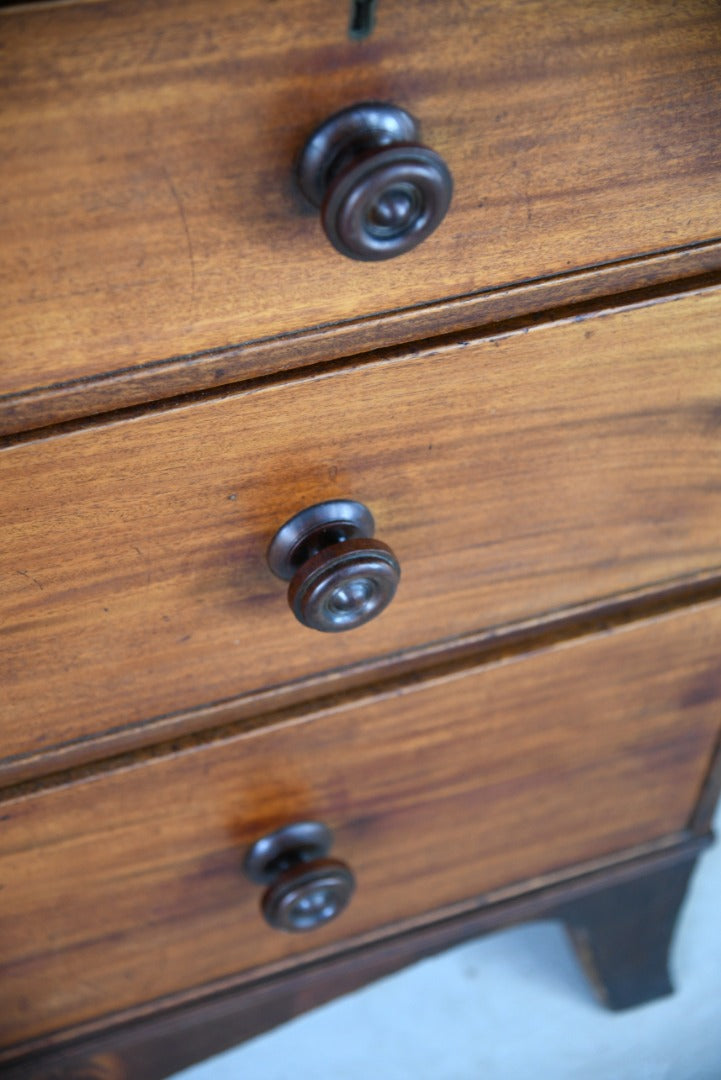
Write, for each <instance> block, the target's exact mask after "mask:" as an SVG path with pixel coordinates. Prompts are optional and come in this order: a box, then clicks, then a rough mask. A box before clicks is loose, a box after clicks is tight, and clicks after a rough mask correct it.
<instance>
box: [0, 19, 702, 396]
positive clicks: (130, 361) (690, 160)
mask: <svg viewBox="0 0 721 1080" xmlns="http://www.w3.org/2000/svg"><path fill="white" fill-rule="evenodd" d="M346 8H347V5H344V4H340V5H339V4H338V3H337V0H287V2H285V3H283V4H282V5H280V4H271V5H269V4H268V2H267V0H247V2H246V3H243V4H242V5H240V6H238V4H237V3H236V0H218V2H217V3H215V4H214V5H213V18H212V20H210V19H208V12H207V4H205V3H203V2H202V0H182V2H178V0H134V2H129V3H124V4H122V5H120V4H117V3H115V2H114V0H107V2H98V3H92V4H75V5H72V4H71V5H63V6H59V7H54V8H53V7H46V6H37V7H35V6H33V5H30V6H28V7H26V8H25V9H17V8H14V9H12V10H11V9H5V10H4V11H3V12H2V13H1V14H0V18H2V33H1V34H0V41H1V42H2V50H3V52H2V62H1V63H0V72H1V75H0V91H1V93H2V103H3V114H2V119H1V120H0V146H1V147H2V150H1V153H2V157H3V165H4V168H3V170H2V177H1V178H0V214H2V218H1V224H0V228H1V229H2V235H3V244H2V250H1V252H0V257H1V258H2V270H1V276H0V281H1V283H2V290H1V291H0V296H2V325H3V346H2V365H1V367H0V392H2V393H6V394H20V393H23V392H27V391H29V390H32V389H34V388H41V387H45V388H47V387H50V386H54V385H55V384H58V383H64V382H67V381H68V380H78V379H85V378H88V377H93V376H97V375H107V374H108V373H111V372H112V373H115V375H116V376H118V375H120V373H122V372H124V371H126V370H127V369H135V368H139V367H142V366H143V365H147V364H154V363H156V362H158V361H161V360H167V359H169V358H173V357H181V358H182V357H187V356H188V355H189V354H197V353H198V352H200V351H203V350H209V349H225V348H227V347H228V346H236V345H239V344H242V343H244V342H253V341H257V340H258V339H261V338H268V337H273V336H275V335H278V334H283V333H289V332H295V331H301V330H304V329H307V328H310V327H316V328H317V327H322V326H327V325H328V324H337V323H343V322H345V321H347V320H353V319H356V318H358V317H360V316H375V315H379V314H383V313H387V312H392V311H396V310H399V309H402V310H408V309H409V308H412V307H418V306H420V305H423V304H425V303H429V302H436V301H439V300H445V299H449V298H453V297H459V296H471V295H473V294H476V293H478V292H479V291H482V290H486V289H488V288H492V287H498V286H502V285H508V284H510V283H513V282H519V281H526V280H528V279H537V278H539V277H544V276H547V275H553V274H565V273H568V272H569V271H571V270H575V269H578V268H581V267H590V266H594V265H597V264H602V263H608V262H609V261H616V260H619V259H625V258H629V257H634V256H638V255H640V254H644V253H655V252H658V251H667V250H669V249H674V248H681V247H684V246H687V245H691V244H696V243H699V242H703V241H707V240H710V239H714V238H717V237H718V231H719V218H718V205H719V199H720V198H721V184H720V181H719V175H720V173H719V164H720V163H721V149H720V148H719V140H718V138H717V132H718V130H719V126H720V125H721V115H720V114H719V108H720V106H719V101H720V100H721V98H720V97H719V95H718V93H717V92H716V91H717V90H718V87H719V85H720V83H721V23H720V21H719V18H718V7H717V4H716V3H715V2H714V0H687V2H685V3H683V4H677V3H675V2H674V0H658V2H655V3H650V2H643V3H638V2H637V0H625V2H623V0H619V2H617V3H614V4H597V3H592V2H590V0H588V2H585V3H578V0H556V2H554V5H553V17H552V18H551V17H549V15H548V6H547V4H546V3H545V2H544V0H531V2H521V0H502V2H499V3H495V4H493V5H473V4H468V3H466V2H463V0H448V2H446V3H443V4H438V3H436V2H435V0H417V2H415V3H413V4H412V5H409V4H407V3H406V2H405V0H386V2H384V7H383V13H382V17H381V18H379V21H378V26H377V30H376V32H375V34H374V35H373V36H372V37H371V38H370V39H369V40H368V41H367V42H365V43H357V42H351V41H349V40H348V39H347V36H346V24H347V10H346ZM363 99H376V100H377V99H382V100H390V101H394V102H397V103H398V104H400V105H402V106H404V107H407V108H408V109H409V110H410V111H411V112H413V113H414V114H416V115H417V116H418V118H419V119H420V121H421V124H422V134H423V138H424V139H425V140H426V141H427V142H428V144H429V145H431V146H432V147H434V148H435V149H437V150H438V151H439V152H440V153H441V154H443V156H444V157H445V158H446V159H447V161H448V163H449V166H450V168H451V170H452V172H453V174H454V176H455V181H456V195H455V198H454V202H453V206H452V209H451V212H450V214H449V217H448V218H447V220H446V222H445V223H444V225H443V227H442V229H441V230H439V232H438V233H437V234H436V235H434V236H433V237H432V238H431V239H430V240H429V241H428V242H427V243H426V244H424V245H422V246H421V247H420V248H419V249H418V250H417V251H415V252H413V253H412V254H410V255H407V256H405V257H403V258H401V259H398V260H394V261H392V262H391V263H389V264H387V265H370V266H369V265H363V264H358V263H353V262H351V261H349V260H345V259H344V258H343V257H341V256H339V255H337V254H335V253H334V252H333V251H332V250H331V249H330V247H329V246H328V244H327V242H326V241H325V239H324V238H323V237H322V234H321V230H320V226H319V224H318V220H317V217H316V215H315V214H314V213H313V212H309V211H308V210H307V209H306V208H305V207H304V206H303V205H301V202H300V200H299V197H298V195H297V194H296V192H295V189H294V184H293V179H292V171H293V163H294V161H295V157H296V155H297V153H298V151H299V149H300V147H301V146H302V145H303V143H304V141H305V139H306V138H307V136H308V134H309V133H310V132H311V131H312V130H313V129H314V127H315V126H316V125H317V124H318V123H319V122H320V121H322V120H323V119H325V117H327V116H328V115H329V114H331V113H332V112H334V111H335V110H337V109H338V108H340V107H343V106H346V105H349V104H351V103H353V102H356V101H359V100H363ZM281 364H282V362H281ZM217 367H218V368H223V361H222V359H221V360H220V361H219V362H218V364H217ZM186 374H187V372H186ZM231 377H232V375H231ZM223 378H227V376H226V375H221V376H216V375H214V374H213V372H212V369H210V368H207V365H206V371H205V374H204V375H203V379H204V380H207V381H206V382H204V383H203V384H204V385H208V384H212V382H213V381H222V379H223ZM156 393H157V391H156Z"/></svg>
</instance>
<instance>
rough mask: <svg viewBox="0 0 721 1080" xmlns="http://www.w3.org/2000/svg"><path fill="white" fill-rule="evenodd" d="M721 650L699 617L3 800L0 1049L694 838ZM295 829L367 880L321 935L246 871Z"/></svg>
mask: <svg viewBox="0 0 721 1080" xmlns="http://www.w3.org/2000/svg"><path fill="white" fill-rule="evenodd" d="M720 653H721V604H718V603H715V604H709V605H702V606H699V607H698V608H694V609H690V610H683V611H682V612H680V613H678V614H675V615H672V616H666V617H663V618H658V619H656V620H653V621H650V622H647V623H640V624H638V623H637V624H632V625H630V626H627V627H623V628H621V629H619V630H618V631H616V632H615V633H611V634H608V633H602V634H599V635H596V636H593V637H590V638H587V639H585V640H580V641H576V642H570V643H564V644H562V645H559V646H556V647H554V648H550V649H548V650H541V651H538V652H534V653H531V654H529V655H526V656H524V657H517V658H515V659H510V660H501V661H499V662H498V663H495V664H491V665H489V666H486V667H482V668H479V669H476V670H475V671H471V672H466V671H460V672H457V673H452V672H451V673H448V674H447V675H445V676H443V677H439V678H437V679H432V680H427V681H425V682H421V681H417V680H411V681H410V682H408V683H407V684H405V685H404V686H402V687H396V688H394V689H393V690H392V691H389V692H388V693H385V694H378V695H377V696H375V697H373V698H369V699H368V700H366V701H364V702H362V703H358V704H356V705H354V706H351V707H344V706H343V705H339V706H337V707H335V708H333V707H329V708H327V709H324V710H319V711H317V712H315V713H313V712H309V713H307V714H306V715H305V716H304V717H303V718H302V719H300V720H299V721H297V722H296V723H286V724H284V725H281V726H279V727H276V728H270V729H263V730H259V731H255V732H239V733H238V734H236V735H232V734H228V735H226V736H225V737H223V738H219V739H218V740H211V741H210V742H209V743H207V744H202V743H200V744H198V745H191V746H189V747H187V748H186V749H185V750H183V749H182V748H181V747H177V748H175V752H172V751H173V749H174V748H173V747H172V746H171V747H167V748H166V753H164V754H160V755H155V756H153V757H150V758H148V759H147V760H142V759H137V760H136V761H135V762H134V763H133V764H132V765H130V766H128V767H127V768H125V769H114V770H111V771H107V772H103V771H101V772H99V773H96V774H93V773H88V774H87V775H85V776H79V777H72V776H70V777H67V778H66V780H65V781H63V780H62V778H58V780H57V781H56V783H55V784H54V785H53V786H50V787H48V788H47V789H46V790H44V791H43V790H39V791H36V792H34V793H33V792H28V793H23V792H19V793H17V795H15V796H14V797H9V796H10V793H8V797H6V799H5V800H4V801H3V802H2V803H1V804H0V816H1V817H2V832H1V834H0V881H1V882H2V885H3V889H2V906H1V907H0V912H1V915H0V941H1V942H2V950H1V952H2V959H3V966H4V970H3V971H2V976H3V977H2V978H1V979H0V987H1V988H2V989H0V1000H1V1001H2V1007H1V1008H0V1032H1V1038H2V1044H3V1045H5V1046H12V1045H16V1044H18V1043H23V1042H25V1041H27V1040H31V1039H34V1038H37V1037H40V1036H42V1035H44V1034H47V1033H49V1032H52V1031H53V1030H55V1029H60V1028H63V1027H67V1026H71V1025H75V1024H81V1023H86V1022H88V1021H91V1020H93V1019H98V1018H100V1017H102V1016H103V1015H104V1014H106V1013H111V1012H114V1011H116V1010H122V1009H128V1008H130V1007H132V1006H135V1005H137V1004H139V1003H140V1002H142V1001H146V1002H151V1001H153V1000H154V999H156V998H160V997H163V996H164V995H168V994H172V993H174V992H177V991H180V990H184V989H190V988H192V987H194V986H199V985H202V984H204V983H211V982H213V981H215V980H218V979H222V978H225V977H230V976H233V977H238V975H239V973H242V972H246V973H247V977H248V978H251V977H252V978H257V977H258V976H259V974H260V972H262V971H265V972H267V973H268V974H270V973H271V972H272V971H279V970H281V969H286V968H288V967H290V966H292V965H293V964H295V963H298V962H299V961H300V960H301V959H303V961H304V962H306V961H307V960H308V959H309V958H316V959H317V958H320V957H321V956H323V955H328V953H329V950H330V951H332V950H333V949H334V948H336V947H338V945H339V944H340V943H343V945H344V947H347V946H348V945H349V944H351V943H352V944H354V945H360V944H362V943H363V942H364V941H365V940H368V935H370V936H371V937H372V936H373V935H376V934H378V933H387V932H389V931H388V929H387V928H389V927H391V926H396V927H397V928H400V927H401V926H403V927H405V928H406V929H410V928H411V927H412V926H413V925H414V924H417V923H418V922H419V921H420V922H427V921H429V920H432V919H433V918H434V912H437V911H439V910H440V909H445V908H447V907H448V905H460V907H463V905H464V904H466V905H467V906H469V907H473V906H475V905H477V904H478V902H479V896H482V895H483V894H490V893H493V892H494V891H497V890H499V889H508V887H509V886H513V889H511V891H523V886H520V885H519V883H520V882H522V881H524V880H525V881H527V880H528V879H529V878H533V876H534V875H542V874H548V873H549V872H551V871H555V872H557V873H558V874H559V876H561V877H562V876H564V875H566V874H568V873H569V872H572V868H573V867H574V865H576V864H581V863H584V862H586V861H588V860H591V859H594V858H607V857H611V856H613V857H614V858H617V857H618V856H619V853H623V852H632V851H633V850H634V849H635V848H637V847H638V846H639V845H644V844H648V843H650V842H655V841H658V840H659V839H661V838H666V839H667V840H668V839H669V838H672V837H673V836H674V835H678V834H680V833H681V832H683V830H684V829H685V827H686V824H687V822H688V820H689V818H690V816H691V813H692V810H693V807H694V804H695V802H696V800H697V798H698V794H699V790H700V787H701V784H702V782H703V779H704V775H705V772H706V768H707V763H708V761H709V759H710V756H711V752H712V749H713V747H714V744H715V742H716V739H717V738H718V729H719V703H720V701H721V688H720V686H719V664H718V657H719V654H720ZM599 673H602V674H601V675H599ZM450 700H452V702H453V711H452V718H449V705H448V703H449V701H450ZM302 819H308V820H321V821H324V822H326V823H327V824H328V825H329V826H330V828H332V829H333V832H334V833H335V835H336V843H335V849H334V850H335V852H336V853H337V854H338V856H339V857H342V858H343V859H344V860H346V861H347V862H348V864H349V865H350V866H351V867H352V868H353V871H354V874H355V876H356V880H357V892H356V895H355V897H354V899H353V901H352V902H351V904H350V906H349V907H348V909H347V910H346V911H345V912H344V914H343V915H342V917H341V918H339V919H338V920H337V921H336V922H333V923H331V924H330V925H329V926H327V927H325V928H323V929H322V930H319V931H318V932H317V934H314V935H313V940H312V942H310V941H309V938H310V935H308V936H307V937H306V936H305V935H297V936H296V935H282V934H278V933H277V932H276V931H273V930H270V929H268V928H265V927H264V924H263V921H262V919H261V916H260V913H259V911H258V896H257V887H256V886H254V885H252V884H251V883H250V882H249V881H247V880H246V878H245V877H244V876H243V873H242V869H241V866H242V860H243V857H244V854H245V851H246V849H247V848H248V847H249V846H250V844H251V843H253V842H254V841H255V840H256V839H257V838H258V837H259V836H262V835H263V834H265V833H266V832H268V831H271V830H273V829H275V828H278V827H280V826H281V825H284V824H288V823H290V822H292V821H297V820H302ZM399 869H400V870H402V872H400V873H399ZM409 881H413V883H414V887H413V888H412V889H409V887H408V882H409ZM29 1003H31V1004H29Z"/></svg>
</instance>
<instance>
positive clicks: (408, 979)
mask: <svg viewBox="0 0 721 1080" xmlns="http://www.w3.org/2000/svg"><path fill="white" fill-rule="evenodd" d="M717 831H718V832H719V833H720V834H721V814H719V815H718V820H717ZM672 972H673V977H674V980H675V983H676V986H677V987H678V990H677V993H676V994H675V995H674V996H673V997H671V998H666V999H664V1000H662V1001H659V1002H657V1003H656V1004H652V1005H646V1006H643V1007H642V1008H639V1009H633V1010H631V1011H629V1012H626V1013H620V1014H618V1013H610V1012H607V1011H605V1010H604V1009H602V1008H601V1007H600V1006H599V1005H597V1004H596V1002H595V1000H594V999H593V998H592V996H591V993H590V990H589V989H588V986H587V984H586V982H585V981H584V978H583V976H582V975H581V973H580V970H579V968H578V966H577V964H576V962H575V959H574V956H573V954H572V952H571V949H570V946H569V945H568V944H567V942H566V938H565V935H564V932H563V931H562V929H561V928H560V927H559V926H557V925H555V924H553V923H539V924H535V925H530V926H524V927H519V928H517V929H513V930H507V931H504V932H503V933H499V934H496V935H493V936H490V937H487V938H483V939H481V940H479V941H477V942H474V943H472V944H470V945H464V946H462V947H461V948H457V949H454V950H452V951H451V952H448V953H446V954H444V955H443V956H441V957H438V958H436V959H433V960H427V961H424V962H422V963H420V964H417V965H416V966H415V967H413V968H410V969H408V970H406V971H405V972H402V973H401V974H399V975H394V976H391V977H390V978H388V979H385V980H383V981H382V982H380V983H376V984H375V985H374V986H372V987H370V988H368V989H366V990H361V991H359V992H357V993H355V994H352V995H350V996H349V997H346V998H343V999H341V1000H339V1001H336V1002H334V1003H333V1004H331V1005H327V1006H325V1007H324V1008H322V1009H318V1010H316V1011H315V1012H313V1013H310V1014H308V1015H306V1016H305V1017H302V1018H300V1019H299V1020H295V1021H293V1022H292V1023H290V1024H287V1025H286V1026H285V1027H283V1028H281V1029H279V1030H277V1031H275V1032H273V1033H272V1034H270V1035H264V1036H261V1037H260V1038H258V1039H255V1040H254V1041H253V1042H250V1043H246V1044H245V1045H244V1046H242V1047H240V1048H239V1049H238V1050H234V1051H231V1052H229V1053H227V1054H223V1055H220V1056H219V1057H217V1058H214V1059H212V1060H211V1061H209V1062H206V1063H205V1064H203V1065H200V1066H197V1067H196V1068H193V1069H189V1070H187V1071H185V1072H183V1073H182V1074H179V1076H178V1078H176V1080H180V1077H182V1080H326V1078H327V1080H721V839H720V841H719V843H718V844H717V845H716V846H715V847H714V848H713V849H712V850H711V851H710V852H708V853H707V854H706V855H705V856H704V857H703V858H702V860H701V863H700V865H699V868H698V870H697V871H696V874H695V877H694V879H693V883H692V887H691V890H690V892H689V895H688V898H687V901H686V905H685V908H684V911H683V913H682V916H681V920H680V923H679V926H678V931H677V934H676V939H675V942H674V947H673V953H672Z"/></svg>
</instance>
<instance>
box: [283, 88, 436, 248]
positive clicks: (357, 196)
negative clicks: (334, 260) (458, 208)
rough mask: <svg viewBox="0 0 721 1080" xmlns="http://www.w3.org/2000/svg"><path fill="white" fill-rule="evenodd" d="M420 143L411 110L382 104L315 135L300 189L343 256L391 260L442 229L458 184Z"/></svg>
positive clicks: (357, 109)
mask: <svg viewBox="0 0 721 1080" xmlns="http://www.w3.org/2000/svg"><path fill="white" fill-rule="evenodd" d="M418 138H419V129H418V124H417V123H416V121H415V120H414V119H413V117H412V116H411V115H410V114H409V113H407V112H406V111H405V109H401V108H398V107H397V106H395V105H387V104H383V103H380V102H366V103H364V104H361V105H353V106H352V107H351V108H349V109H343V111H342V112H339V113H336V114H335V115H334V116H331V117H330V119H328V120H326V121H325V123H324V124H321V126H320V127H319V128H318V129H317V130H316V131H315V132H314V133H313V135H311V137H310V139H309V140H308V142H307V143H306V145H305V148H304V150H303V152H302V154H301V156H300V160H299V165H298V182H299V185H300V188H301V191H302V192H303V194H304V195H305V196H306V198H307V199H308V200H309V202H311V203H312V204H313V206H316V207H319V208H320V212H321V219H322V222H323V228H324V229H325V233H326V236H327V237H328V239H329V240H330V242H331V244H332V245H333V247H335V248H336V249H337V250H338V251H340V252H341V253H342V254H343V255H347V256H348V257H349V258H351V259H361V260H363V261H366V262H371V261H376V260H380V259H391V258H393V257H394V256H396V255H402V254H403V253H404V252H406V251H410V250H411V248H414V247H416V245H417V244H420V243H421V241H422V240H425V238H426V237H427V236H429V235H430V234H431V233H432V232H433V230H434V229H436V228H437V227H438V225H440V223H441V221H442V220H443V218H444V216H445V213H446V211H447V209H448V206H449V204H450V201H451V195H452V193H453V179H452V177H451V174H450V172H449V170H448V166H447V165H446V163H445V162H444V161H443V158H441V157H440V156H439V155H438V154H437V153H436V152H435V151H434V150H429V148H428V147H427V146H422V145H421V144H420V143H419V141H418Z"/></svg>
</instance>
